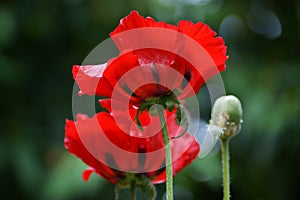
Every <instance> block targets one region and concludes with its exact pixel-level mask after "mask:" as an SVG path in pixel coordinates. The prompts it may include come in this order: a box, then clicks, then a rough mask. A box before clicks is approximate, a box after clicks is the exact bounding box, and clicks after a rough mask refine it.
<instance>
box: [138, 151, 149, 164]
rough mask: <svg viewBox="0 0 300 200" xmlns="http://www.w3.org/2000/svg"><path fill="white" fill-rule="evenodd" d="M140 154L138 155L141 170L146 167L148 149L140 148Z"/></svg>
mask: <svg viewBox="0 0 300 200" xmlns="http://www.w3.org/2000/svg"><path fill="white" fill-rule="evenodd" d="M138 152H139V155H138V162H139V168H140V169H143V168H144V165H145V162H146V155H147V154H146V148H145V147H139V148H138Z"/></svg>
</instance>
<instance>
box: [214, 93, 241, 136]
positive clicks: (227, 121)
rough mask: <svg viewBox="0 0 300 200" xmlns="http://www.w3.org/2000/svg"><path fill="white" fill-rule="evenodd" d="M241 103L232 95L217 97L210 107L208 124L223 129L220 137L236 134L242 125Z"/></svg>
mask: <svg viewBox="0 0 300 200" xmlns="http://www.w3.org/2000/svg"><path fill="white" fill-rule="evenodd" d="M242 115H243V111H242V105H241V102H240V100H239V99H238V98H237V97H235V96H232V95H229V96H223V97H220V98H218V99H217V100H216V101H215V103H214V105H213V108H212V112H211V120H210V124H213V125H216V126H218V127H220V128H221V129H222V130H223V133H222V134H221V135H220V138H221V139H222V138H223V139H226V138H230V137H232V136H233V135H236V134H238V133H239V131H240V130H241V126H242V122H243V121H242Z"/></svg>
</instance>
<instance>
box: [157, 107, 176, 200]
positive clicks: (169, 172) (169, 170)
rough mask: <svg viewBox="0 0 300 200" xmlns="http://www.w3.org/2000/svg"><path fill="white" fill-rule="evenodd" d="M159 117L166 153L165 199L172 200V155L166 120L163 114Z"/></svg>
mask: <svg viewBox="0 0 300 200" xmlns="http://www.w3.org/2000/svg"><path fill="white" fill-rule="evenodd" d="M159 117H160V123H161V126H162V133H163V137H164V144H165V152H166V174H167V182H166V193H167V195H166V199H167V200H173V169H172V153H171V145H170V139H169V134H168V129H167V126H166V120H165V117H164V114H163V113H160V114H159Z"/></svg>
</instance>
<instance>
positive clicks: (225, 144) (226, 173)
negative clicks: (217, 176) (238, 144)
mask: <svg viewBox="0 0 300 200" xmlns="http://www.w3.org/2000/svg"><path fill="white" fill-rule="evenodd" d="M229 140H230V139H228V138H226V139H221V146H222V169H223V194H224V198H223V199H224V200H229V199H230V169H229Z"/></svg>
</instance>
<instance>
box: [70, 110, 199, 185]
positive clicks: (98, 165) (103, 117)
mask: <svg viewBox="0 0 300 200" xmlns="http://www.w3.org/2000/svg"><path fill="white" fill-rule="evenodd" d="M169 115H170V117H169V118H170V122H168V128H169V132H170V137H172V136H175V135H177V134H178V131H180V129H178V128H176V127H175V125H176V124H175V123H176V122H175V120H174V114H169ZM99 125H100V126H101V129H99ZM128 128H129V129H130V130H131V131H134V129H133V128H132V127H128ZM136 131H138V130H136ZM79 133H80V134H79ZM139 133H142V132H141V131H139ZM136 134H137V135H138V133H136ZM106 139H109V141H110V142H111V143H112V145H114V147H118V148H117V149H116V148H111V146H110V144H107V143H106V142H105V140H106ZM65 147H66V148H67V149H68V150H69V152H70V153H72V154H75V155H76V156H78V157H79V158H80V159H82V160H83V161H84V162H85V163H86V164H87V165H88V166H90V168H89V169H88V170H86V171H85V172H84V173H83V179H84V180H85V181H87V180H88V178H89V177H90V175H91V173H92V172H95V173H97V174H98V175H100V176H102V177H103V178H105V179H107V180H108V181H110V182H112V183H116V182H118V180H119V179H121V178H123V177H124V175H125V174H124V172H123V171H125V172H126V171H138V172H145V175H147V176H149V177H150V176H151V178H152V176H154V177H157V176H159V177H161V176H160V174H161V173H165V172H164V170H165V169H164V161H165V159H164V149H163V138H162V135H161V133H157V134H155V135H153V136H151V137H147V138H138V137H133V136H130V135H128V134H127V133H125V132H123V131H122V130H121V129H119V128H118V126H117V125H116V123H115V121H114V120H113V117H112V116H111V115H109V114H108V113H99V114H97V115H96V116H94V117H93V118H88V117H87V116H86V115H78V116H77V122H73V121H70V120H66V135H65ZM171 148H172V153H173V158H174V174H176V173H177V172H178V171H180V170H181V169H182V168H183V167H185V166H186V165H187V164H189V163H190V162H191V161H192V160H193V159H194V158H195V157H196V155H197V154H198V152H199V145H198V144H197V143H196V142H195V141H194V137H193V136H190V135H189V134H186V135H185V136H184V137H182V138H178V139H176V140H175V139H174V140H172V142H171ZM119 149H123V150H124V151H123V153H120V151H119ZM157 150H162V153H161V154H151V152H155V151H157ZM125 152H132V153H138V154H136V155H133V156H132V155H131V154H130V155H129V154H127V153H125ZM143 153H145V154H143ZM112 166H114V169H113V168H112ZM161 168H162V169H161ZM162 181H164V177H163V176H162V177H161V178H159V179H154V183H159V182H162Z"/></svg>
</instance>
